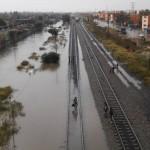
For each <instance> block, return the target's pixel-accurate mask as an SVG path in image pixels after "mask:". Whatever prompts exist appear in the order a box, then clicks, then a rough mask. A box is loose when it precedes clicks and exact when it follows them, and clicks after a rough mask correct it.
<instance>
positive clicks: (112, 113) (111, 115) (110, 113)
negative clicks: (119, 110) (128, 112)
mask: <svg viewBox="0 0 150 150" xmlns="http://www.w3.org/2000/svg"><path fill="white" fill-rule="evenodd" d="M109 115H110V119H111V121H112V119H113V115H114V112H113V109H112V108H111V107H110V109H109Z"/></svg>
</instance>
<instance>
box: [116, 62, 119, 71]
mask: <svg viewBox="0 0 150 150" xmlns="http://www.w3.org/2000/svg"><path fill="white" fill-rule="evenodd" d="M116 69H117V71H118V70H119V65H118V63H117V64H116Z"/></svg>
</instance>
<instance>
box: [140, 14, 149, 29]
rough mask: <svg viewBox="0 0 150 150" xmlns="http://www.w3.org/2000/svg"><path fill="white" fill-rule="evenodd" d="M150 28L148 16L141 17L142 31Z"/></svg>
mask: <svg viewBox="0 0 150 150" xmlns="http://www.w3.org/2000/svg"><path fill="white" fill-rule="evenodd" d="M148 28H150V16H142V30H147V29H148Z"/></svg>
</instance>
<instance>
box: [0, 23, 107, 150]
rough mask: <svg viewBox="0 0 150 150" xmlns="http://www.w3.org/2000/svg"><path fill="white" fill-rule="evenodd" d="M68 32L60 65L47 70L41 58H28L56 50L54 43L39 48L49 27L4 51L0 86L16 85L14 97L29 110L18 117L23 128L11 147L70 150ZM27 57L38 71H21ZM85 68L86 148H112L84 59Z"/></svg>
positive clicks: (19, 124)
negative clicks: (32, 54)
mask: <svg viewBox="0 0 150 150" xmlns="http://www.w3.org/2000/svg"><path fill="white" fill-rule="evenodd" d="M57 25H58V26H59V25H60V24H57ZM64 32H65V35H66V38H67V42H66V45H65V47H62V46H60V47H58V50H57V51H58V53H59V54H60V64H59V66H58V68H56V69H53V70H51V69H46V70H43V69H42V68H41V62H40V60H38V61H35V60H29V59H28V57H29V56H31V53H33V52H37V53H38V54H39V55H41V54H43V53H44V52H49V51H54V48H53V46H52V45H53V44H48V45H46V46H45V47H46V48H47V50H46V51H39V47H41V46H42V45H43V43H44V42H45V41H46V40H47V38H48V37H49V36H50V35H49V33H48V32H47V31H45V30H43V31H42V32H41V33H37V34H34V35H31V36H29V37H28V38H26V39H24V40H22V41H21V42H18V43H17V44H16V45H15V46H13V47H11V48H7V49H5V50H3V51H1V52H0V86H7V85H10V86H12V87H13V88H14V93H13V97H14V98H15V100H16V101H19V102H21V103H22V104H23V106H24V109H23V112H24V113H25V116H24V117H18V118H17V119H16V122H17V125H18V126H19V127H20V130H19V132H18V133H17V134H16V135H15V136H14V138H13V139H12V140H11V141H10V145H9V149H13V148H12V147H13V146H15V147H14V149H15V150H59V149H60V150H62V149H66V139H67V137H66V133H67V132H66V131H67V130H66V127H67V117H68V116H67V114H68V108H67V107H68V47H69V29H68V30H65V31H64ZM80 55H82V54H81V50H80ZM80 59H82V58H80ZM23 60H29V61H30V63H31V64H33V65H34V66H35V70H34V71H32V70H31V72H25V71H21V72H20V71H17V69H16V66H17V65H19V64H20V62H22V61H23ZM81 62H82V60H80V63H81ZM81 70H82V71H81V74H82V77H81V99H82V106H83V117H84V120H83V121H84V132H85V143H86V149H87V150H99V149H101V150H108V148H107V143H106V139H105V135H104V131H103V129H102V126H101V122H100V119H99V116H98V113H97V111H96V107H95V104H94V100H93V96H92V93H91V89H90V85H89V81H88V77H87V74H86V71H85V67H84V64H83V62H82V63H81Z"/></svg>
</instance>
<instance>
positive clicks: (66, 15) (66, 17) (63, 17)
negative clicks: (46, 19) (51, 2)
mask: <svg viewBox="0 0 150 150" xmlns="http://www.w3.org/2000/svg"><path fill="white" fill-rule="evenodd" d="M62 20H63V24H65V23H70V15H69V14H65V15H63V16H62Z"/></svg>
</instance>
